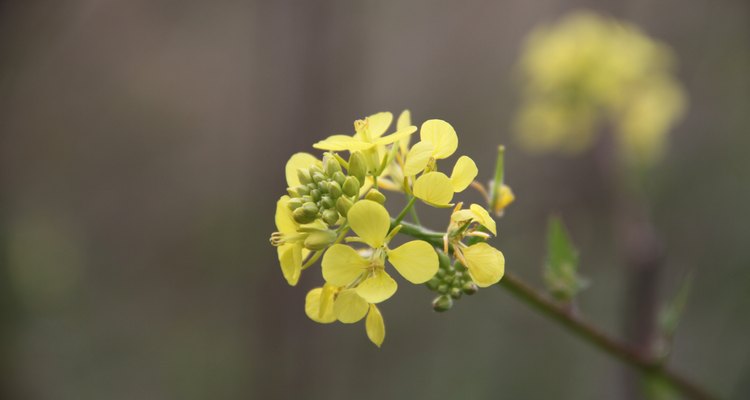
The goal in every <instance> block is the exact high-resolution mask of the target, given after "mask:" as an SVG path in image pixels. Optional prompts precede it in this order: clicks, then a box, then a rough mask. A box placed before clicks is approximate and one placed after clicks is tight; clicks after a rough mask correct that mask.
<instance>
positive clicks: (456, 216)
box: [451, 210, 474, 222]
mask: <svg viewBox="0 0 750 400" xmlns="http://www.w3.org/2000/svg"><path fill="white" fill-rule="evenodd" d="M451 219H452V220H454V221H456V222H463V221H468V220H472V221H473V220H474V213H473V212H471V210H458V211H456V212H454V213H453V214H452V215H451Z"/></svg>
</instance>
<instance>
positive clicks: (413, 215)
mask: <svg viewBox="0 0 750 400" xmlns="http://www.w3.org/2000/svg"><path fill="white" fill-rule="evenodd" d="M409 214H410V215H411V218H412V219H413V220H414V223H415V224H417V225H422V223H421V222H419V215H417V209H416V207H412V208H410V209H409Z"/></svg>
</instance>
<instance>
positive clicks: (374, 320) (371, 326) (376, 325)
mask: <svg viewBox="0 0 750 400" xmlns="http://www.w3.org/2000/svg"><path fill="white" fill-rule="evenodd" d="M365 330H367V337H368V338H369V339H370V341H371V342H373V343H374V344H375V346H378V347H380V345H382V344H383V340H385V322H384V321H383V315H382V314H381V313H380V310H378V307H377V306H375V304H370V311H369V312H368V313H367V319H366V320H365Z"/></svg>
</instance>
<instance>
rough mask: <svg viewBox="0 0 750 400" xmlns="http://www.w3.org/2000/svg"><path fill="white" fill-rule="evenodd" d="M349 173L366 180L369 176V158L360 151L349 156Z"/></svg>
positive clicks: (360, 179) (358, 178)
mask: <svg viewBox="0 0 750 400" xmlns="http://www.w3.org/2000/svg"><path fill="white" fill-rule="evenodd" d="M349 175H351V176H354V177H356V178H357V180H359V181H360V182H364V181H365V176H367V160H366V159H365V156H364V154H362V153H361V152H359V151H355V152H354V153H352V155H351V156H350V157H349Z"/></svg>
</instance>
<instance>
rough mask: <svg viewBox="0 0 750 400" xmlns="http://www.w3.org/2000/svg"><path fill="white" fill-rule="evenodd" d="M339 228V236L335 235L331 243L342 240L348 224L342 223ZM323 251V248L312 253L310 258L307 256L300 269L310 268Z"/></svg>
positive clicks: (347, 229)
mask: <svg viewBox="0 0 750 400" xmlns="http://www.w3.org/2000/svg"><path fill="white" fill-rule="evenodd" d="M339 229H341V230H340V231H339V236H338V237H336V241H334V242H333V243H332V244H338V243H341V241H342V240H344V237H345V236H346V234H347V233H349V225H344V226H342V227H341V228H339ZM323 253H325V250H318V251H316V252H315V253H313V255H312V256H311V257H310V258H308V259H307V260H306V261H305V263H304V264H302V267H301V268H300V269H301V270H302V271H304V270H306V269H308V268H310V266H311V265H313V264H315V261H318V259H319V258H320V256H322V255H323Z"/></svg>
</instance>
